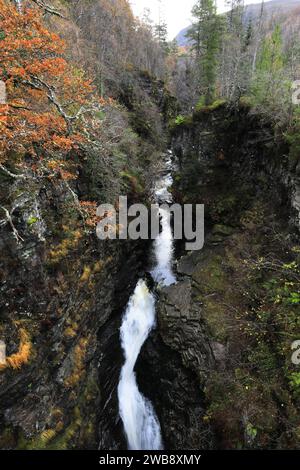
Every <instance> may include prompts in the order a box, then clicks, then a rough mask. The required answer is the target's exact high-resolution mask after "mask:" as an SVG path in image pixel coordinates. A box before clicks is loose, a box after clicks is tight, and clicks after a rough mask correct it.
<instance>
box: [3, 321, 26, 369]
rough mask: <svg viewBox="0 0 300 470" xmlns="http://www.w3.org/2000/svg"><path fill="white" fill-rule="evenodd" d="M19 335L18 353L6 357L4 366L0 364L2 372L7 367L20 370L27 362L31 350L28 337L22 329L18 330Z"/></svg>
mask: <svg viewBox="0 0 300 470" xmlns="http://www.w3.org/2000/svg"><path fill="white" fill-rule="evenodd" d="M19 334H20V344H19V349H18V351H17V352H16V353H14V354H12V355H11V356H9V357H7V358H6V362H5V363H4V364H0V370H4V369H6V368H8V367H10V368H11V369H21V367H22V365H23V364H27V363H28V362H29V358H30V354H31V349H32V344H31V341H30V337H29V335H28V333H27V331H26V330H25V329H24V328H21V329H20V332H19Z"/></svg>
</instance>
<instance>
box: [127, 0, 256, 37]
mask: <svg viewBox="0 0 300 470" xmlns="http://www.w3.org/2000/svg"><path fill="white" fill-rule="evenodd" d="M260 2H261V0H246V1H245V4H247V5H250V4H251V3H260ZM130 3H131V5H132V8H133V11H134V13H135V15H137V16H142V15H143V11H144V9H145V8H149V9H150V10H151V12H152V17H153V20H154V21H155V22H158V16H159V15H158V12H159V8H158V0H130ZM217 3H218V8H219V11H220V12H222V11H225V8H224V3H225V2H224V0H217ZM194 4H195V0H162V5H163V7H162V11H163V16H164V18H165V19H166V21H167V23H168V29H169V39H173V38H174V37H175V36H177V34H178V33H179V31H181V30H182V29H183V28H185V27H186V26H189V25H190V24H191V10H192V7H193V5H194Z"/></svg>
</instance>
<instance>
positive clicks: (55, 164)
mask: <svg viewBox="0 0 300 470" xmlns="http://www.w3.org/2000/svg"><path fill="white" fill-rule="evenodd" d="M64 53H65V45H64V42H63V41H62V40H61V38H60V37H59V36H58V35H56V34H54V33H53V32H50V31H49V30H48V29H47V28H46V27H45V25H44V22H43V19H42V15H41V12H40V11H39V9H38V8H36V7H35V6H34V5H33V4H32V3H31V2H23V6H22V11H18V10H17V9H16V7H15V5H14V3H12V2H10V1H8V0H0V80H2V81H4V82H5V84H6V90H7V103H6V104H4V105H0V163H4V162H5V161H7V160H10V161H13V162H14V163H17V164H21V165H22V162H24V157H29V159H30V161H32V162H35V164H34V165H33V167H34V168H39V169H41V168H49V170H51V171H55V172H60V173H61V175H62V177H65V178H66V179H68V178H70V177H72V171H73V170H72V169H71V170H70V167H69V166H68V164H67V163H66V160H67V159H70V155H72V152H73V153H76V152H77V150H78V145H79V144H80V143H81V142H82V141H83V137H82V135H83V134H84V132H83V129H82V126H83V117H84V116H85V114H88V113H89V112H90V109H89V107H90V106H91V103H93V106H94V103H95V97H94V96H93V93H94V89H93V86H92V84H91V81H90V80H89V79H87V78H86V77H85V76H84V73H83V72H82V71H81V70H78V69H77V68H75V67H73V66H72V65H70V63H68V62H67V61H66V59H65V58H64ZM27 160H28V159H27ZM37 162H38V165H37Z"/></svg>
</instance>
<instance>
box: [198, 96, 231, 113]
mask: <svg viewBox="0 0 300 470" xmlns="http://www.w3.org/2000/svg"><path fill="white" fill-rule="evenodd" d="M226 104H227V101H226V100H224V99H218V100H215V101H214V102H213V103H212V104H210V105H205V104H204V102H203V100H200V101H199V102H198V104H197V105H196V108H195V110H196V113H210V112H212V111H216V110H217V109H220V108H223V107H225V106H226Z"/></svg>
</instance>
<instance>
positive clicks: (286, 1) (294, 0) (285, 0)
mask: <svg viewBox="0 0 300 470" xmlns="http://www.w3.org/2000/svg"><path fill="white" fill-rule="evenodd" d="M297 7H300V0H271V1H269V2H265V6H264V12H265V17H266V19H268V18H270V17H271V16H272V15H274V14H282V13H289V12H290V11H292V10H293V9H295V8H297ZM245 10H246V11H245V21H246V22H247V21H249V19H250V18H253V19H255V18H257V17H258V16H259V14H260V11H261V4H260V3H256V4H254V5H247V6H246V9H245ZM188 29H189V26H188V27H186V28H184V29H182V30H181V31H180V33H179V34H178V35H177V36H176V40H177V43H178V45H179V46H189V45H190V44H189V40H188V39H187V38H186V37H185V35H186V33H187V31H188Z"/></svg>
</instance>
